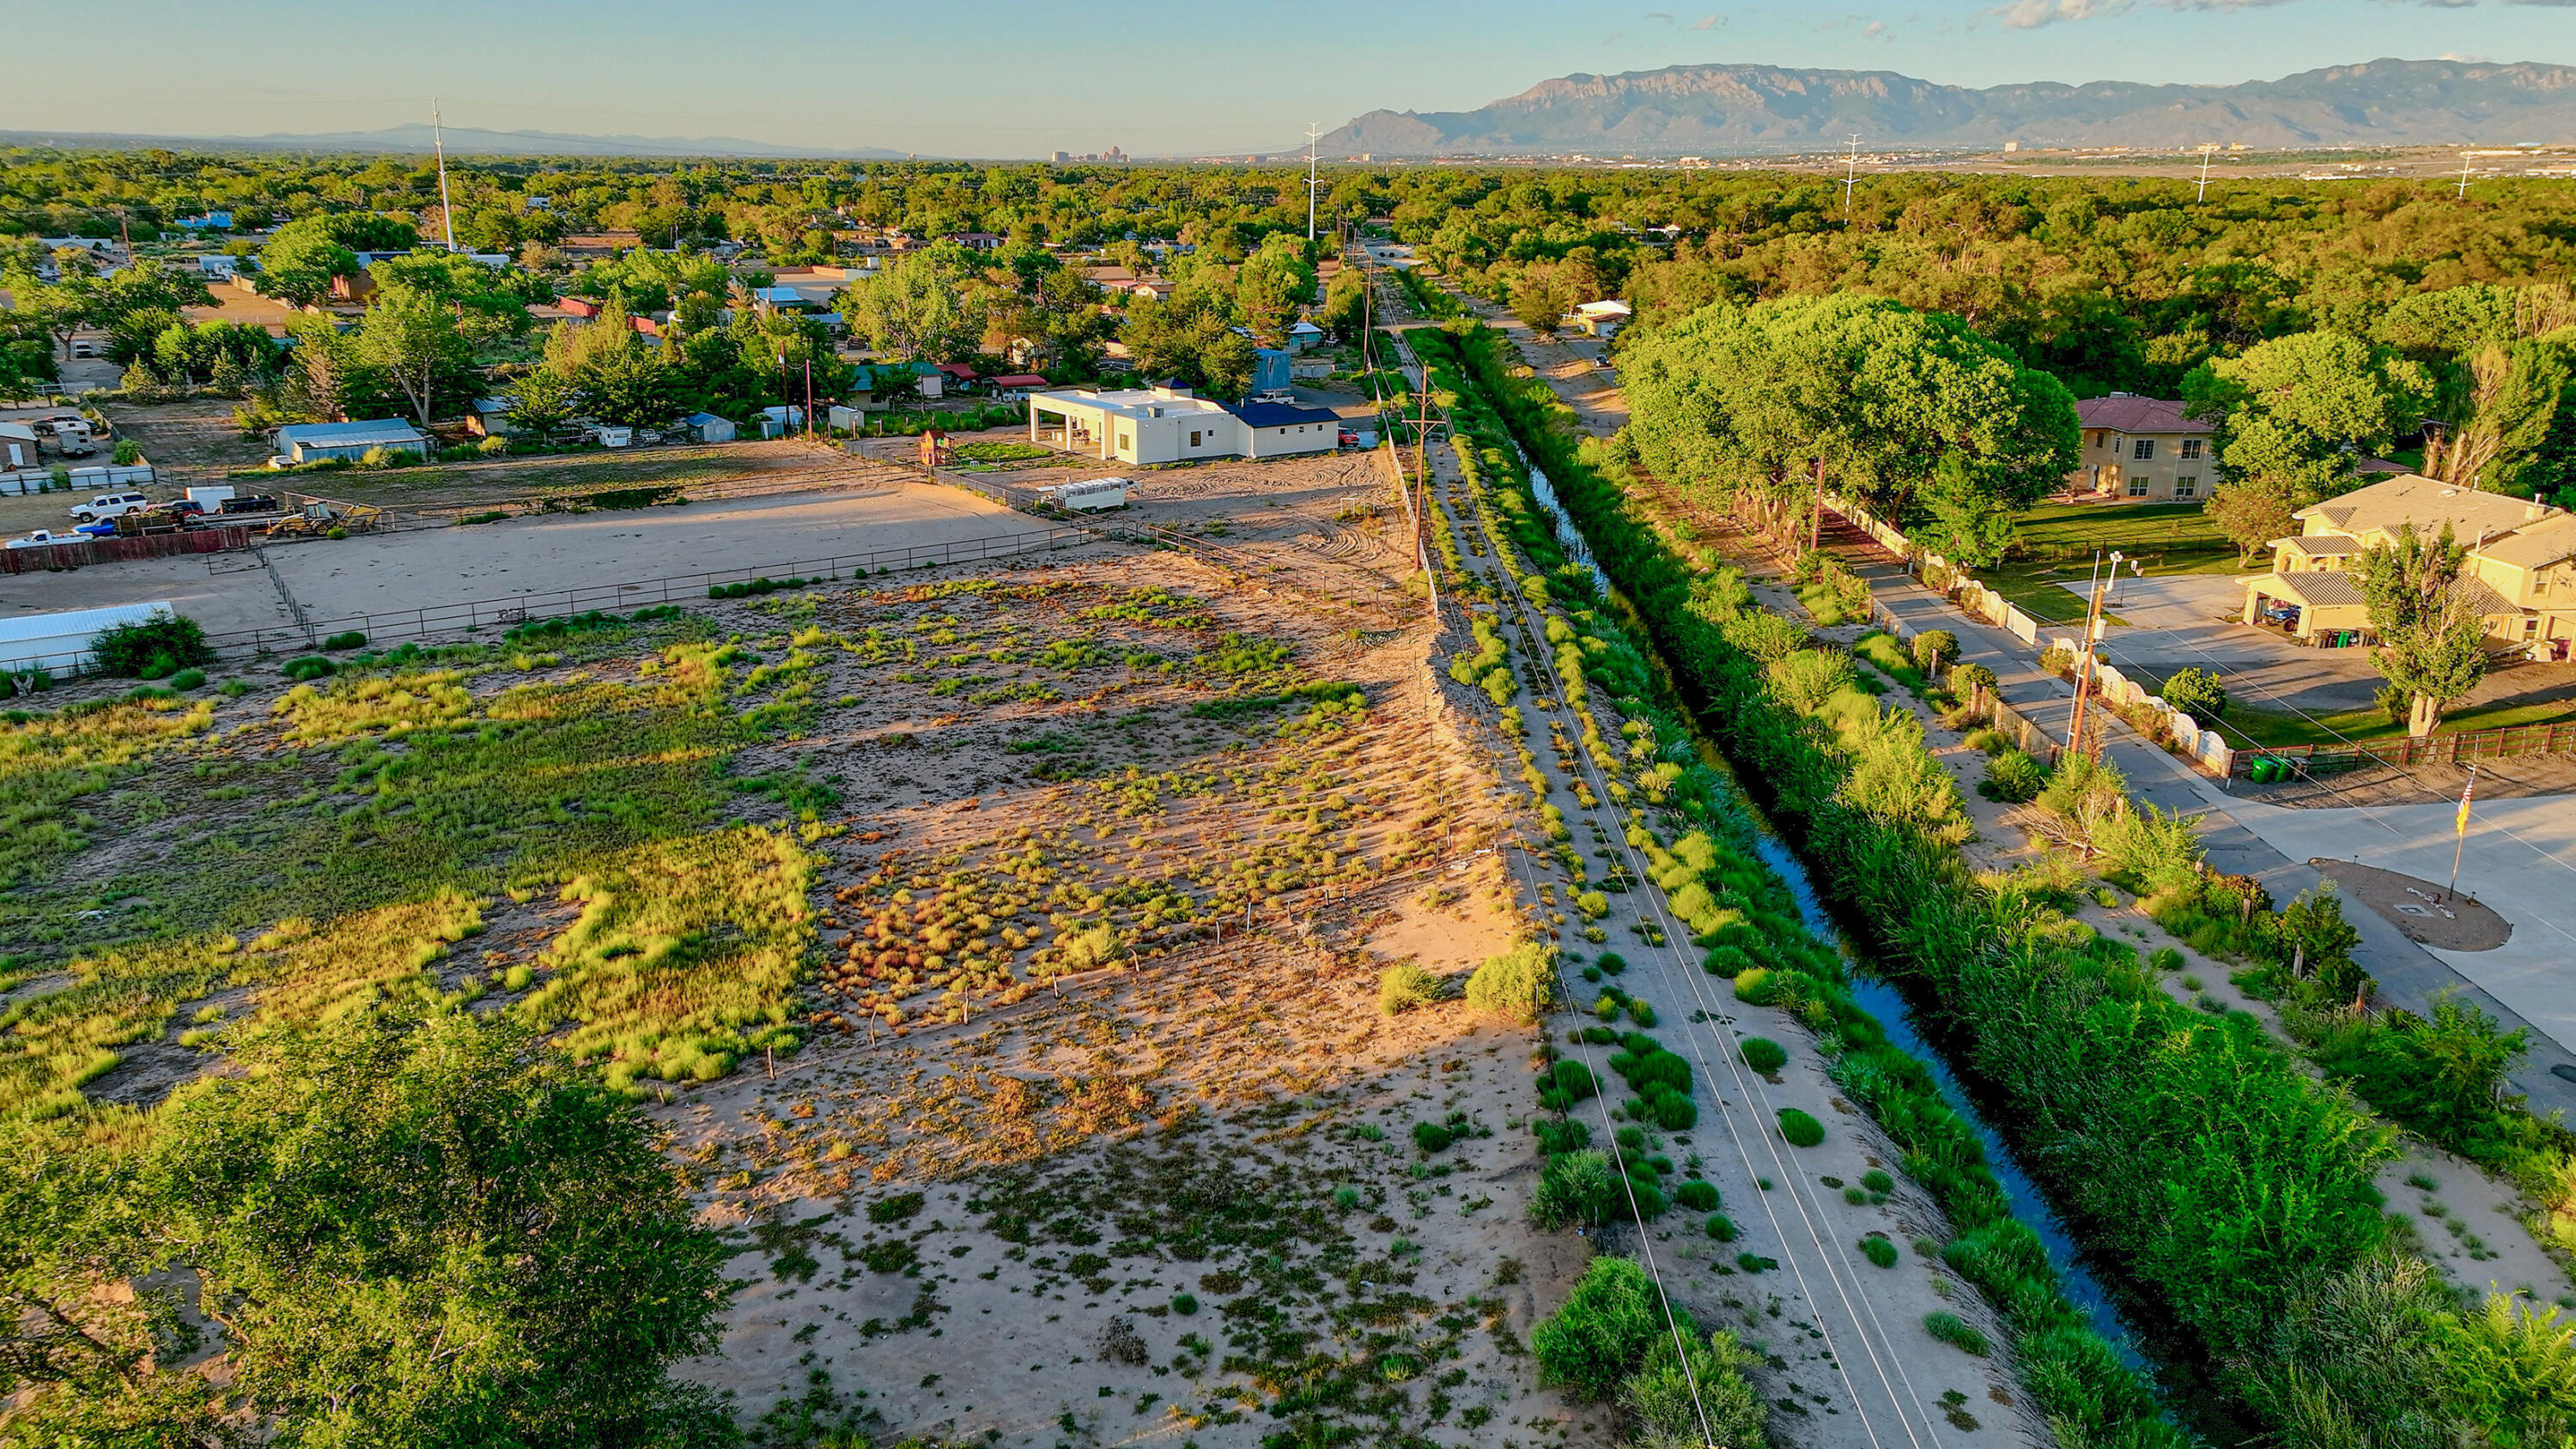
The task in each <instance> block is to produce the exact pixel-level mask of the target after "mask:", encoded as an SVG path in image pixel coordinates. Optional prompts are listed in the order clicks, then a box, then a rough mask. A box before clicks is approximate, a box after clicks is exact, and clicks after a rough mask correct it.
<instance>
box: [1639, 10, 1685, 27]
mask: <svg viewBox="0 0 2576 1449" xmlns="http://www.w3.org/2000/svg"><path fill="white" fill-rule="evenodd" d="M1642 18H1643V19H1647V20H1653V21H1659V22H1661V23H1663V24H1665V25H1677V24H1679V23H1680V22H1679V21H1676V20H1675V19H1673V17H1672V16H1670V15H1667V14H1665V13H1664V12H1663V11H1661V10H1653V11H1649V12H1647V13H1646V14H1645V15H1644V16H1643V17H1642Z"/></svg>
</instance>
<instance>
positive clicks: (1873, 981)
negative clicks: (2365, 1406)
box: [1721, 766, 2156, 1378]
mask: <svg viewBox="0 0 2576 1449" xmlns="http://www.w3.org/2000/svg"><path fill="white" fill-rule="evenodd" d="M1721 768H1723V767H1722V766H1721ZM1733 778H1734V777H1733V775H1732V774H1731V773H1730V774H1729V775H1728V779H1729V780H1730V781H1732V780H1733ZM1736 803H1737V804H1739V805H1741V806H1743V807H1744V813H1745V814H1746V816H1747V817H1749V818H1750V819H1751V820H1752V821H1753V823H1754V829H1755V831H1756V835H1755V841H1754V844H1755V849H1756V850H1757V851H1758V852H1759V853H1760V855H1761V856H1762V860H1763V863H1764V864H1766V865H1768V866H1770V867H1771V869H1772V872H1773V873H1774V874H1776V875H1778V876H1779V877H1780V879H1781V880H1783V881H1785V882H1787V884H1788V887H1789V894H1790V895H1792V896H1794V897H1796V898H1797V902H1798V914H1799V916H1800V917H1802V918H1803V919H1804V920H1805V921H1806V923H1807V929H1808V930H1810V931H1813V932H1815V933H1816V935H1817V936H1818V937H1819V938H1821V939H1823V940H1827V941H1831V942H1833V943H1834V944H1835V945H1836V946H1837V947H1839V948H1840V949H1841V950H1842V952H1843V955H1844V957H1845V959H1850V958H1851V957H1852V950H1851V945H1850V943H1849V942H1847V941H1845V940H1844V939H1843V935H1842V932H1841V930H1840V929H1839V928H1838V927H1836V925H1835V924H1834V919H1833V917H1832V916H1831V915H1830V914H1828V913H1827V912H1826V910H1825V908H1824V904H1823V902H1821V901H1820V900H1818V899H1817V897H1816V887H1815V883H1814V882H1813V881H1810V880H1809V879H1808V878H1807V869H1806V866H1805V865H1803V864H1802V863H1801V862H1800V861H1799V859H1798V857H1797V855H1796V853H1795V852H1793V851H1791V850H1790V849H1789V846H1788V843H1787V842H1786V841H1783V840H1782V839H1781V838H1780V837H1779V836H1778V835H1776V834H1774V833H1773V832H1772V830H1771V825H1770V822H1769V821H1767V820H1765V819H1763V817H1762V814H1761V812H1760V811H1759V810H1757V809H1755V808H1754V806H1753V802H1752V801H1750V800H1748V799H1746V798H1745V797H1744V794H1743V791H1742V790H1741V789H1739V790H1738V791H1737V792H1736ZM1850 977H1851V980H1850V987H1851V994H1852V999H1853V1000H1855V1001H1857V1002H1859V1003H1860V1005H1861V1008H1862V1009H1863V1010H1865V1011H1867V1012H1868V1013H1869V1014H1870V1015H1872V1016H1874V1017H1877V1018H1878V1024H1879V1025H1880V1026H1882V1027H1885V1028H1886V1029H1887V1039H1888V1040H1889V1041H1890V1042H1892V1043H1894V1044H1895V1045H1896V1047H1897V1048H1898V1049H1899V1050H1901V1051H1903V1052H1905V1053H1906V1054H1907V1055H1909V1056H1911V1057H1913V1058H1914V1059H1915V1060H1916V1061H1919V1062H1921V1063H1922V1064H1923V1066H1924V1068H1925V1069H1926V1070H1927V1071H1929V1072H1931V1074H1932V1078H1933V1080H1934V1081H1936V1082H1938V1083H1940V1085H1941V1098H1942V1100H1943V1101H1944V1102H1947V1103H1948V1104H1949V1107H1950V1110H1951V1111H1953V1112H1956V1113H1958V1114H1959V1117H1960V1120H1962V1121H1964V1122H1966V1123H1967V1124H1968V1126H1969V1127H1970V1128H1971V1129H1972V1130H1974V1131H1975V1132H1976V1134H1977V1141H1978V1143H1979V1144H1980V1145H1981V1146H1983V1147H1984V1148H1985V1152H1986V1168H1987V1170H1988V1171H1991V1172H1992V1173H1994V1175H1995V1181H1997V1182H1999V1183H2001V1184H2002V1185H2003V1190H2004V1199H2005V1201H2007V1202H2009V1203H2010V1204H2011V1205H2012V1212H2013V1216H2014V1217H2017V1218H2019V1219H2021V1220H2022V1221H2023V1222H2024V1223H2027V1224H2028V1225H2029V1226H2030V1228H2031V1230H2032V1231H2033V1232H2036V1233H2037V1234H2039V1240H2040V1242H2042V1243H2043V1244H2045V1245H2047V1248H2048V1264H2049V1266H2050V1267H2052V1268H2055V1269H2056V1270H2057V1276H2058V1281H2059V1283H2060V1285H2061V1287H2062V1288H2063V1289H2064V1291H2065V1294H2066V1297H2067V1300H2068V1301H2069V1302H2071V1303H2073V1304H2075V1306H2077V1307H2078V1308H2081V1309H2083V1310H2085V1311H2086V1312H2087V1313H2090V1314H2092V1315H2093V1331H2094V1332H2096V1333H2099V1334H2100V1335H2102V1337H2103V1338H2104V1339H2105V1340H2107V1341H2108V1342H2109V1343H2110V1345H2111V1348H2112V1351H2113V1352H2115V1353H2117V1354H2119V1356H2120V1361H2121V1362H2122V1363H2125V1364H2127V1365H2128V1366H2129V1367H2130V1368H2132V1369H2135V1370H2138V1371H2139V1372H2141V1373H2144V1374H2146V1375H2147V1376H2148V1377H2149V1378H2153V1377H2155V1372H2156V1366H2155V1365H2154V1364H2153V1363H2152V1362H2150V1361H2149V1360H2148V1358H2147V1357H2146V1355H2145V1354H2144V1353H2142V1352H2141V1351H2140V1350H2139V1348H2138V1345H2137V1342H2136V1339H2135V1337H2134V1336H2133V1335H2132V1334H2131V1332H2130V1329H2129V1324H2128V1321H2127V1319H2125V1318H2124V1317H2122V1315H2121V1313H2120V1309H2119V1306H2118V1305H2117V1304H2116V1303H2114V1302H2113V1301H2112V1300H2111V1295H2110V1294H2109V1293H2108V1292H2106V1291H2104V1289H2103V1287H2102V1284H2101V1283H2100V1282H2099V1281H2098V1280H2096V1279H2095V1278H2094V1276H2093V1274H2092V1272H2091V1271H2090V1270H2089V1269H2087V1268H2086V1267H2085V1265H2084V1260H2083V1259H2082V1258H2081V1257H2080V1256H2079V1255H2078V1254H2077V1252H2076V1248H2075V1240H2074V1238H2073V1236H2072V1235H2070V1234H2069V1233H2068V1232H2067V1231H2066V1225H2065V1224H2063V1223H2061V1222H2059V1221H2058V1220H2057V1214H2056V1212H2055V1211H2054V1210H2052V1209H2051V1208H2050V1207H2049V1205H2048V1199H2047V1198H2045V1197H2043V1196H2041V1195H2040V1191H2039V1184H2037V1183H2035V1182H2033V1181H2031V1179H2030V1174H2029V1173H2027V1172H2025V1171H2023V1170H2022V1165H2021V1162H2020V1160H2019V1159H2017V1158H2015V1157H2014V1156H2013V1151H2012V1147H2011V1146H2010V1144H2008V1143H2006V1142H2005V1141H2004V1139H2003V1136H2002V1134H2001V1133H1998V1132H1997V1131H1995V1129H1994V1128H1993V1127H1992V1126H1990V1125H1989V1124H1988V1123H1987V1121H1986V1119H1985V1117H1984V1115H1983V1114H1982V1113H1980V1112H1979V1111H1978V1110H1977V1102H1976V1099H1975V1098H1974V1097H1972V1096H1970V1095H1969V1094H1968V1092H1967V1090H1966V1089H1965V1088H1963V1087H1962V1086H1960V1084H1959V1079H1958V1077H1957V1076H1956V1074H1954V1073H1953V1072H1951V1070H1950V1063H1949V1060H1948V1059H1947V1058H1945V1057H1944V1056H1943V1055H1942V1054H1941V1051H1940V1049H1939V1048H1937V1047H1935V1046H1934V1045H1933V1044H1932V1043H1931V1042H1929V1041H1927V1040H1925V1039H1924V1036H1923V1033H1922V1032H1921V1031H1919V1030H1917V1029H1916V1028H1915V1024H1914V1008H1913V1007H1912V1006H1911V1005H1909V1004H1907V1002H1906V1000H1905V997H1904V996H1903V995H1902V994H1901V993H1899V992H1898V991H1897V989H1896V988H1895V987H1893V986H1890V985H1889V984H1888V983H1887V982H1886V981H1884V980H1882V979H1880V978H1879V977H1878V976H1876V975H1875V974H1873V973H1870V972H1868V971H1854V972H1852V973H1850Z"/></svg>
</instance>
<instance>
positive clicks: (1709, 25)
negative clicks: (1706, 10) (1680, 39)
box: [1691, 15, 1726, 30]
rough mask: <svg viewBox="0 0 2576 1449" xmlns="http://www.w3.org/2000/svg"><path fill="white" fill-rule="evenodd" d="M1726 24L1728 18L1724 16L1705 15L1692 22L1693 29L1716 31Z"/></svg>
mask: <svg viewBox="0 0 2576 1449" xmlns="http://www.w3.org/2000/svg"><path fill="white" fill-rule="evenodd" d="M1725 23H1726V17H1725V16H1723V15H1703V16H1701V17H1700V18H1699V19H1697V20H1694V21H1692V22H1691V29H1693V30H1715V29H1716V28H1717V27H1719V26H1721V25H1724V24H1725Z"/></svg>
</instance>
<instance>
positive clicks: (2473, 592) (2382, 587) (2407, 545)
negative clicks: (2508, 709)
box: [2351, 523, 2487, 738]
mask: <svg viewBox="0 0 2576 1449" xmlns="http://www.w3.org/2000/svg"><path fill="white" fill-rule="evenodd" d="M2468 554H2469V550H2468V546H2467V545H2466V544H2463V543H2461V542H2460V541H2459V540H2457V539H2456V538H2454V537H2452V534H2451V527H2450V525H2449V524H2444V525H2443V526H2442V532H2441V536H2440V537H2438V538H2433V539H2427V538H2425V537H2423V536H2422V535H2421V534H2419V533H2417V532H2416V530H2415V525H2413V524H2412V523H2401V524H2399V525H2398V526H2397V532H2396V533H2395V534H2394V535H2393V536H2392V537H2391V538H2390V540H2389V541H2388V542H2386V543H2380V544H2373V545H2371V546H2370V547H2369V548H2367V549H2364V550H2363V551H2362V555H2361V557H2360V559H2359V560H2357V561H2356V562H2355V563H2354V564H2353V565H2352V570H2351V572H2352V575H2353V581H2354V582H2355V583H2357V584H2359V585H2360V586H2361V593H2362V599H2363V602H2364V603H2365V604H2366V605H2367V606H2368V608H2369V611H2370V627H2371V628H2372V630H2373V631H2375V632H2376V633H2377V634H2378V635H2379V647H2378V648H2376V649H2373V650H2372V651H2371V654H2370V662H2371V663H2372V664H2373V665H2375V666H2377V667H2378V670H2379V672H2380V674H2381V675H2383V676H2385V677H2386V679H2387V680H2388V682H2389V683H2390V684H2391V685H2394V686H2395V687H2397V688H2398V689H2401V690H2403V691H2405V693H2406V696H2407V698H2408V701H2409V705H2408V709H2407V714H2406V732H2407V733H2408V734H2409V735H2413V736H2417V737H2419V738H2420V737H2422V736H2424V735H2429V734H2431V733H2432V732H2433V730H2434V727H2435V726H2437V725H2439V724H2440V723H2441V722H2442V712H2443V711H2444V710H2445V709H2448V708H2449V707H2450V706H2451V705H2453V704H2455V703H2457V702H2459V701H2460V700H2463V699H2466V698H2467V697H2468V695H2469V692H2470V691H2471V690H2473V689H2475V688H2477V686H2478V681H2479V680H2481V679H2484V678H2485V677H2486V672H2487V655H2486V645H2485V636H2486V625H2485V621H2484V620H2483V619H2482V618H2481V617H2480V616H2479V614H2478V609H2477V602H2476V600H2477V597H2478V594H2479V588H2478V585H2477V582H2476V580H2475V578H2474V577H2473V576H2471V575H2469V574H2468V573H2467V571H2466V566H2467V562H2468Z"/></svg>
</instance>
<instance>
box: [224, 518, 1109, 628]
mask: <svg viewBox="0 0 2576 1449" xmlns="http://www.w3.org/2000/svg"><path fill="white" fill-rule="evenodd" d="M183 536H184V535H183ZM1094 541H1095V540H1094V539H1093V538H1092V536H1091V535H1089V534H1087V533H1084V532H1083V531H1082V530H1080V529H1074V528H1050V529H1044V530H1037V531H1031V532H1023V533H1004V534H992V535H988V536H985V537H981V538H963V539H957V540H954V541H952V542H948V543H940V544H921V545H914V546H911V547H907V548H881V549H873V550H870V551H868V552H865V553H843V554H833V555H831V556H829V557H826V558H807V559H794V560H789V561H786V562H781V563H769V564H755V565H750V566H747V567H743V568H731V569H714V570H709V571H707V572H705V573H695V574H680V575H676V576H674V577H671V578H664V579H644V580H640V581H638V582H634V583H623V584H593V585H589V586H586V587H582V588H572V589H557V590H553V591H551V592H547V593H541V594H516V595H512V596H510V597H508V598H503V599H482V600H476V601H472V602H468V603H462V604H439V605H433V606H428V607H423V608H418V609H396V610H390V611H385V612H380V613H367V614H345V615H341V616H339V617H336V618H327V619H326V618H313V619H307V620H304V621H302V622H300V623H298V624H296V625H295V626H293V627H289V628H276V629H246V630H240V631H237V632H233V633H227V634H211V635H208V636H207V642H208V643H210V644H212V645H213V646H214V647H215V651H216V653H217V654H218V655H222V656H227V657H242V656H255V655H260V654H270V653H275V652H277V651H279V650H281V649H310V648H313V647H314V646H315V644H316V643H317V641H319V640H321V639H324V638H327V637H329V636H330V635H333V634H341V633H348V632H351V631H355V632H358V633H362V634H365V635H366V636H367V638H368V640H369V642H371V643H372V642H375V641H376V640H378V639H388V638H390V639H405V638H410V639H418V638H423V637H426V636H429V635H432V634H450V633H462V632H465V631H468V630H473V629H480V628H484V627H486V626H488V625H504V626H506V625H511V624H524V623H526V622H528V621H529V620H531V619H558V618H563V617H566V616H569V615H573V614H585V613H589V612H591V611H592V610H602V611H607V610H615V611H619V612H624V611H629V610H634V609H641V608H647V607H651V606H653V605H657V604H677V603H683V602H689V601H697V602H704V601H705V599H706V597H707V590H709V589H712V588H716V587H720V586H722V585H725V584H740V583H750V582H752V581H753V580H755V579H762V578H772V579H787V578H837V577H839V576H841V575H844V574H847V575H853V576H855V575H857V574H860V573H874V572H877V571H879V570H888V571H892V570H900V569H916V568H928V567H932V566H934V565H939V564H955V563H973V562H976V561H977V560H980V559H996V558H1009V557H1013V556H1015V555H1019V554H1025V553H1039V552H1045V551H1049V550H1053V549H1060V548H1072V547H1076V546H1078V545H1081V544H1086V543H1091V542H1094Z"/></svg>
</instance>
